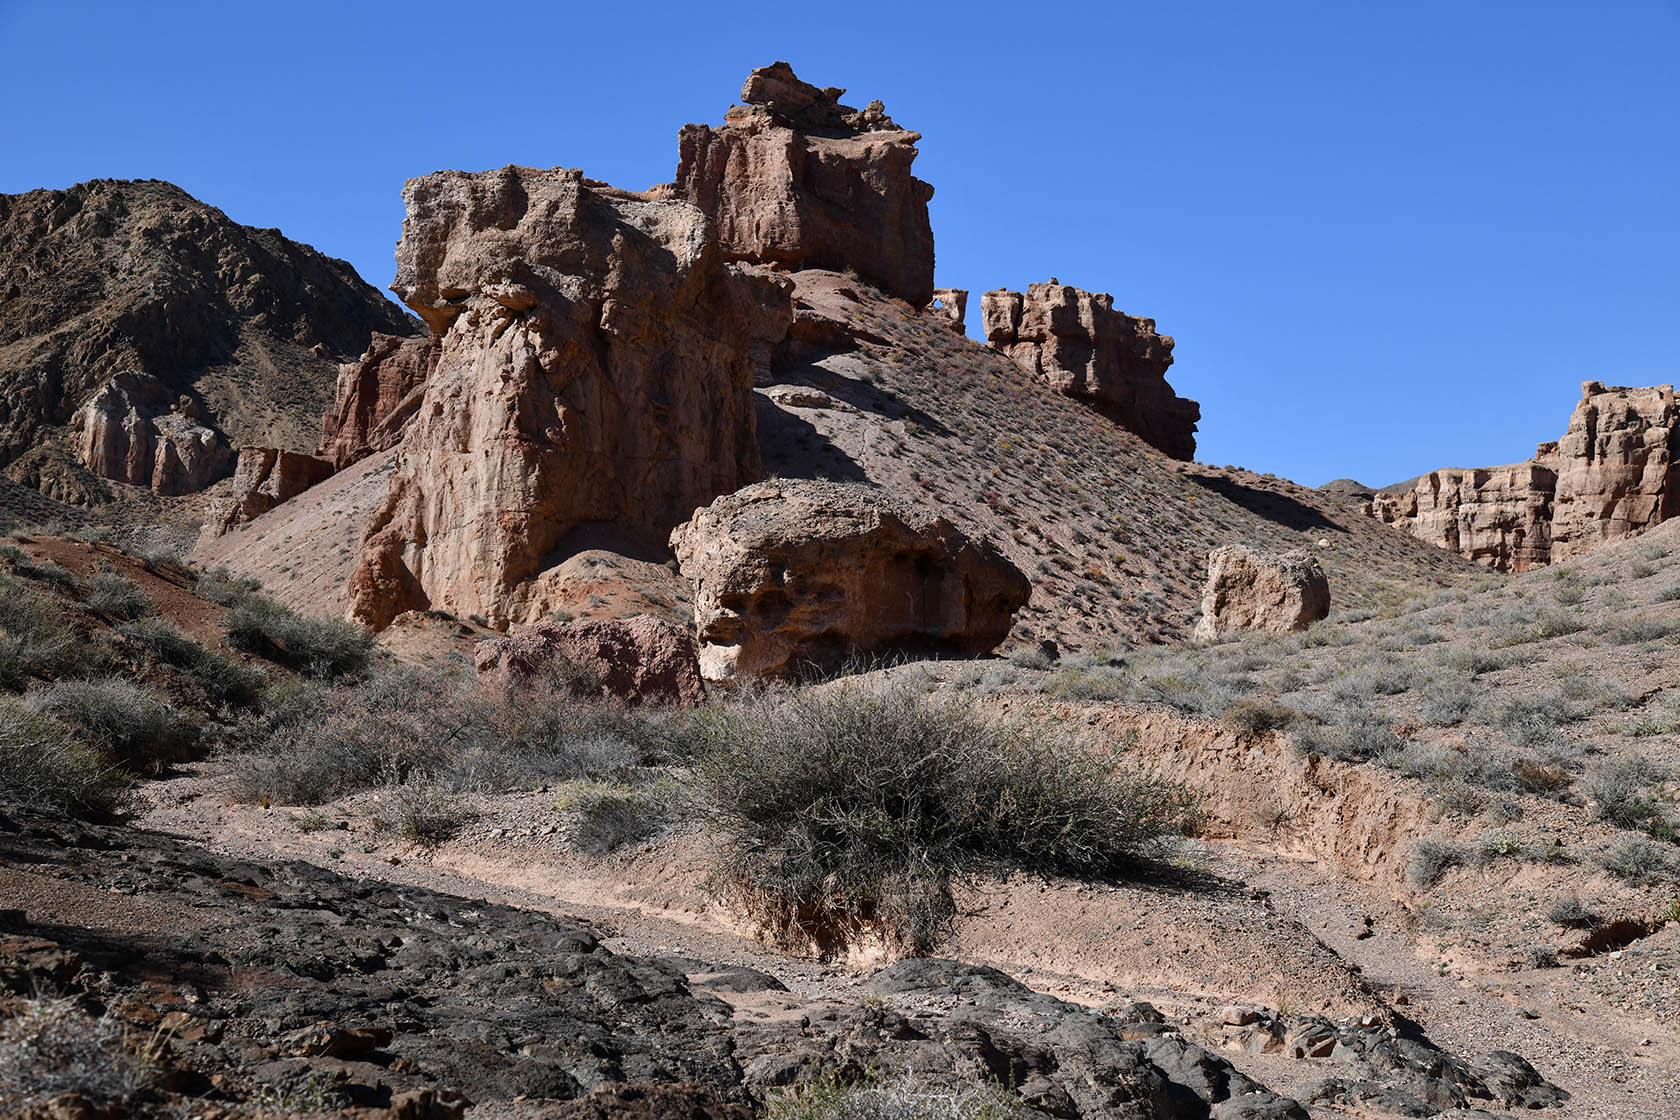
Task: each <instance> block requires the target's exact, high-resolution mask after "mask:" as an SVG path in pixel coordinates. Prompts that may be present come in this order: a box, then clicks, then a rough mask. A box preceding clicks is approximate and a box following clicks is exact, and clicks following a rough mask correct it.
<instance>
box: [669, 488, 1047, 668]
mask: <svg viewBox="0 0 1680 1120" xmlns="http://www.w3.org/2000/svg"><path fill="white" fill-rule="evenodd" d="M671 547H672V548H673V549H674V550H675V552H676V554H677V563H678V565H679V566H680V569H681V571H682V574H683V576H684V577H686V578H687V579H688V580H689V581H690V583H692V584H693V586H694V624H695V629H696V632H697V634H698V636H699V642H700V668H701V672H702V674H704V675H705V676H706V677H707V678H708V679H712V680H729V679H733V678H738V677H758V676H770V677H785V676H792V675H797V674H799V673H801V672H804V671H807V670H809V669H812V668H825V667H832V666H834V665H836V664H839V663H841V662H843V661H845V660H846V659H847V658H850V657H853V656H856V655H858V654H867V653H874V652H881V651H909V652H916V653H946V654H958V655H976V654H983V653H989V652H991V651H992V650H993V649H995V648H996V647H997V645H998V644H999V643H1000V642H1002V641H1003V639H1004V638H1005V637H1006V636H1007V635H1008V633H1009V627H1010V624H1011V621H1012V619H1013V618H1014V615H1015V612H1016V611H1017V610H1019V609H1020V608H1021V607H1022V606H1024V605H1025V604H1026V602H1027V598H1028V595H1029V594H1030V592H1031V585H1030V584H1029V583H1028V581H1027V578H1026V576H1024V575H1022V574H1021V572H1020V570H1019V569H1017V568H1016V567H1015V565H1013V564H1011V563H1010V562H1009V561H1008V560H1007V559H1006V558H1005V557H1004V556H1003V555H1002V554H1001V553H1000V552H998V551H997V550H996V549H995V548H994V547H993V546H992V545H991V544H990V543H989V542H986V541H978V540H972V539H970V538H969V537H967V536H966V535H964V534H963V533H962V531H961V530H959V529H958V528H957V527H956V526H955V525H953V524H951V522H949V521H947V520H946V519H945V518H943V517H940V516H938V515H937V514H935V513H934V512H932V511H931V510H929V509H928V508H926V507H925V506H920V505H915V504H912V503H910V502H904V501H899V500H896V499H893V498H890V497H888V496H887V495H885V494H883V493H881V492H880V491H877V490H873V489H871V488H868V487H864V486H856V485H844V484H840V483H826V482H807V481H795V480H786V479H784V480H781V481H777V482H763V483H759V484H757V485H754V486H749V487H746V488H745V489H742V490H740V491H737V492H736V493H733V494H727V495H725V496H723V497H721V498H719V499H718V500H717V501H715V502H713V503H712V504H711V505H709V506H707V507H706V508H704V509H701V510H698V511H696V512H695V514H694V517H693V519H692V520H690V521H689V522H688V523H687V524H684V525H681V526H679V527H678V528H677V529H676V531H675V532H673V533H672V534H671Z"/></svg>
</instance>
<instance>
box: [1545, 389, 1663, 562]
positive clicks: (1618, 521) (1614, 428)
mask: <svg viewBox="0 0 1680 1120" xmlns="http://www.w3.org/2000/svg"><path fill="white" fill-rule="evenodd" d="M1557 456H1558V480H1557V499H1556V501H1555V502H1554V504H1553V508H1552V557H1553V559H1555V560H1568V559H1570V558H1571V557H1574V556H1579V555H1580V554H1581V553H1583V552H1587V551H1590V550H1591V549H1593V548H1595V547H1597V546H1598V545H1601V544H1604V543H1606V542H1608V541H1613V540H1620V539H1621V538H1622V537H1625V536H1628V535H1629V534H1631V533H1636V532H1638V531H1640V530H1641V529H1648V528H1650V527H1651V526H1652V525H1656V524H1658V523H1660V522H1663V521H1667V520H1668V519H1669V518H1671V517H1673V516H1675V515H1676V514H1677V513H1680V410H1677V409H1676V407H1675V403H1674V386H1672V385H1659V386H1655V387H1652V388H1641V389H1630V388H1622V387H1619V386H1608V387H1606V386H1604V385H1601V384H1599V383H1598V382H1596V381H1588V382H1586V383H1585V384H1583V385H1582V386H1581V403H1580V404H1578V405H1576V406H1575V412H1574V414H1573V415H1571V416H1570V418H1569V429H1568V430H1567V431H1565V432H1564V434H1563V438H1562V439H1560V440H1559V441H1558V449H1557Z"/></svg>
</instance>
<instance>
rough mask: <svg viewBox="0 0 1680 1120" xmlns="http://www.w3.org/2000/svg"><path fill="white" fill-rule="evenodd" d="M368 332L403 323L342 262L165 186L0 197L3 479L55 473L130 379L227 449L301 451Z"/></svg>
mask: <svg viewBox="0 0 1680 1120" xmlns="http://www.w3.org/2000/svg"><path fill="white" fill-rule="evenodd" d="M373 331H382V332H385V333H388V334H412V333H413V332H414V323H413V320H411V319H409V318H408V316H406V315H404V314H403V312H402V310H401V309H400V308H398V307H396V306H395V305H394V304H392V303H391V302H390V301H389V300H387V299H385V298H384V297H382V296H381V295H380V294H379V293H378V292H376V291H374V290H373V288H371V287H369V286H368V285H367V284H365V283H363V282H362V280H361V279H360V278H359V277H357V275H356V274H355V272H354V271H353V270H352V269H351V268H350V266H349V265H348V264H346V263H345V262H343V261H338V260H333V259H332V258H330V257H326V256H323V255H322V254H320V253H318V252H316V251H315V250H314V249H311V248H310V247H309V246H307V245H300V244H298V243H297V242H295V241H290V240H288V239H286V238H285V237H283V236H282V235H281V233H280V231H279V230H274V229H255V228H252V227H250V226H242V225H239V224H237V223H235V222H233V221H230V220H229V219H228V217H227V215H225V214H223V213H222V212H221V211H220V210H217V209H215V208H214V207H211V206H207V205H205V204H204V203H202V202H199V201H198V200H197V199H194V198H192V197H191V196H189V195H188V194H187V193H186V192H184V191H182V190H181V189H180V188H179V187H175V186H172V185H171V184H169V183H164V182H159V181H157V180H141V181H119V180H111V179H99V180H94V181H92V182H88V183H82V184H80V185H78V186H75V187H71V188H70V189H69V190H37V191H30V192H28V193H27V194H18V195H0V400H3V401H4V402H5V408H3V409H0V467H5V468H8V471H7V473H8V474H10V475H11V476H12V477H14V478H18V479H22V478H25V477H28V478H41V477H45V476H51V475H54V474H55V473H56V472H55V471H53V470H51V469H44V468H43V465H42V464H41V462H40V461H39V460H41V458H42V457H43V456H48V457H51V456H58V457H61V458H67V457H68V455H69V451H70V449H69V444H70V443H72V442H74V440H75V434H74V433H62V429H63V426H64V425H65V424H67V422H68V421H69V420H70V417H71V414H72V413H73V412H75V411H76V410H77V409H78V408H79V407H81V406H83V405H85V404H87V403H88V402H89V399H90V398H91V397H92V396H93V395H94V392H95V390H96V389H98V388H99V387H100V386H101V385H102V384H104V383H105V382H107V381H109V380H110V379H111V378H112V377H113V376H114V375H116V374H118V373H120V372H123V371H129V370H136V371H141V372H144V373H148V374H151V375H153V376H154V377H156V378H157V379H158V381H159V382H160V383H161V385H162V388H163V390H164V391H165V392H166V393H167V394H168V399H169V400H170V401H173V400H175V399H176V397H178V396H179V395H180V394H182V393H185V392H188V391H189V390H190V391H191V392H192V394H193V398H194V400H196V401H198V402H199V404H200V406H201V407H202V408H203V409H204V415H203V417H202V418H200V420H199V423H202V424H204V425H206V426H208V427H211V428H214V429H216V430H218V431H221V432H223V433H225V434H226V435H227V436H228V438H229V440H230V441H231V442H232V443H234V444H235V445H238V444H265V445H271V446H282V447H293V448H295V449H297V450H303V449H306V448H308V447H312V446H313V445H314V443H315V439H316V432H317V430H318V428H317V425H318V424H319V422H320V415H321V413H322V412H323V411H324V410H325V408H326V406H327V404H328V402H329V400H330V393H331V392H332V379H333V375H334V372H335V369H336V367H335V361H336V360H343V359H345V358H348V357H350V356H352V355H355V354H359V353H361V352H362V351H363V350H364V349H366V347H367V345H368V338H369V336H370V334H371V333H372V332H373ZM61 433H62V434H64V435H66V436H68V437H70V438H68V439H65V440H60V439H58V438H57V437H58V436H59V435H60V434H61ZM26 459H27V460H28V462H25V461H24V460H26ZM189 473H190V472H189Z"/></svg>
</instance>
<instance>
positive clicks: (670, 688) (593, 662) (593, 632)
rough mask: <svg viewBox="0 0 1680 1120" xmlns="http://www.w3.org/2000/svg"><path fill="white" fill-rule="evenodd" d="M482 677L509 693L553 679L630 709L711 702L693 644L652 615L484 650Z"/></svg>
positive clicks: (535, 632)
mask: <svg viewBox="0 0 1680 1120" xmlns="http://www.w3.org/2000/svg"><path fill="white" fill-rule="evenodd" d="M473 660H474V663H475V664H476V666H477V668H478V672H479V675H480V676H481V677H484V678H486V679H489V680H492V681H494V682H496V683H497V684H499V685H501V686H503V687H508V686H512V685H517V684H519V683H521V682H524V681H528V680H531V679H533V678H535V677H538V676H540V675H542V674H543V673H545V672H549V671H553V672H556V673H558V674H560V675H561V676H564V677H567V678H569V679H570V680H571V681H572V682H573V684H572V687H573V688H574V690H576V691H578V692H580V693H584V694H590V695H595V694H599V695H602V696H610V697H615V698H617V699H619V700H623V701H625V702H626V703H629V704H643V703H665V704H698V703H701V702H702V701H704V700H705V699H706V689H705V686H704V685H702V684H701V683H700V662H699V661H698V660H697V659H696V657H695V652H694V638H693V637H692V636H691V635H690V634H689V632H688V631H687V630H686V629H685V628H684V627H682V626H679V625H677V624H676V623H675V622H671V621H669V620H667V619H659V618H654V617H652V616H650V615H645V614H644V615H635V616H633V617H631V618H618V619H587V620H584V621H581V622H548V621H545V622H537V623H533V624H532V625H530V626H526V627H522V628H520V629H519V630H518V631H517V632H516V633H514V634H512V635H511V636H509V637H506V638H491V639H489V640H487V641H483V642H480V643H478V649H477V650H476V651H475V653H474V657H473Z"/></svg>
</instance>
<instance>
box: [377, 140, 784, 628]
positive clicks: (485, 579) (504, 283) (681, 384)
mask: <svg viewBox="0 0 1680 1120" xmlns="http://www.w3.org/2000/svg"><path fill="white" fill-rule="evenodd" d="M403 199H404V201H405V203H406V204H407V207H408V215H407V217H406V218H405V219H404V221H403V237H402V242H401V244H399V245H398V247H397V278H396V281H395V283H394V284H393V285H392V288H393V289H394V290H395V291H396V292H397V293H398V294H399V295H400V296H401V297H402V298H403V300H404V302H406V303H407V304H408V305H409V306H410V307H411V308H413V309H414V310H415V311H416V312H418V313H419V315H420V317H421V318H422V319H424V320H425V321H426V323H427V325H428V326H429V327H430V328H431V330H432V334H433V335H434V337H435V339H436V346H437V353H436V356H435V358H434V359H433V364H432V370H431V374H430V376H429V377H428V379H427V381H426V384H425V387H424V389H423V391H422V396H421V400H420V404H419V407H418V409H417V410H416V415H415V416H414V418H413V419H412V420H411V421H410V422H409V424H408V427H407V429H406V431H405V432H404V434H403V437H402V442H401V443H400V444H399V446H398V465H397V470H396V472H395V473H394V475H393V476H392V479H391V483H390V491H389V494H388V495H387V497H386V500H385V502H384V503H383V505H382V506H381V508H380V509H379V510H378V511H377V512H376V513H375V515H374V517H373V520H372V523H371V524H370V526H369V529H368V532H367V534H366V535H365V536H364V538H363V543H362V553H361V557H360V560H359V562H358V565H357V569H356V572H355V574H354V576H353V577H352V579H351V582H350V605H351V613H352V615H353V616H354V617H356V618H358V619H360V620H362V621H364V622H366V623H368V624H369V625H372V626H375V627H383V626H384V625H386V624H388V623H389V622H390V620H391V619H392V618H393V617H395V615H397V614H398V613H400V612H401V611H404V610H410V609H415V608H421V607H435V608H439V609H444V610H448V611H450V612H452V613H454V614H457V615H463V616H470V615H475V614H476V615H483V616H484V617H486V618H487V619H489V620H490V622H491V624H492V625H495V626H497V627H502V626H506V625H508V624H509V623H511V622H519V621H532V620H534V619H536V618H540V617H541V616H542V615H543V613H545V606H544V604H543V603H542V602H541V601H540V595H538V594H537V589H538V587H539V584H538V583H537V582H534V581H533V577H535V576H537V575H538V574H539V573H541V572H542V571H544V570H545V569H547V568H550V567H552V566H553V565H554V564H556V563H558V562H559V561H560V560H561V559H564V557H563V556H557V555H555V550H556V549H557V548H559V547H560V545H561V542H562V539H563V538H565V537H566V536H567V534H568V533H570V532H571V531H572V530H574V529H576V528H578V527H580V526H583V525H587V524H589V523H606V524H609V525H611V526H613V527H614V528H615V529H616V530H617V531H619V532H621V533H623V534H625V535H627V536H628V537H630V538H631V539H632V540H635V541H639V542H642V543H644V544H645V546H646V547H648V548H650V549H655V550H662V548H663V545H664V542H665V539H666V537H667V536H668V535H669V533H670V530H671V528H672V527H673V526H675V525H678V524H680V523H682V522H683V521H685V520H686V519H687V518H688V517H689V515H690V514H691V513H692V512H693V511H694V510H695V509H696V508H697V507H699V506H702V505H704V504H705V503H706V502H708V501H710V500H711V499H712V498H714V497H716V496H717V495H719V494H723V493H727V492H729V491H731V490H734V489H736V488H737V487H739V486H741V485H742V484H743V483H746V482H749V481H751V480H752V479H754V478H756V477H757V476H758V471H759V458H758V445H757V441H756V429H755V415H754V407H755V406H754V403H753V393H752V386H753V374H754V371H755V369H758V368H760V367H761V366H767V365H768V363H769V360H770V354H771V350H772V348H773V347H774V345H775V344H776V343H777V342H779V341H780V340H781V339H782V338H783V337H784V336H785V335H786V333H787V329H788V321H789V316H790V311H789V295H788V288H789V285H788V283H787V282H786V281H785V280H778V279H773V278H770V277H766V276H761V275H756V274H749V273H748V272H746V271H744V270H742V269H741V268H739V267H738V266H735V265H732V264H728V263H726V262H725V261H724V259H723V255H722V254H721V253H720V252H719V250H718V245H717V241H716V237H715V235H714V232H713V229H712V226H711V223H710V222H709V221H708V220H707V219H706V216H705V215H704V214H702V213H701V212H700V211H699V210H698V209H696V208H695V207H693V206H691V205H689V204H688V203H685V202H679V201H668V200H654V199H649V198H646V197H644V196H641V195H635V194H631V193H629V192H626V191H620V190H615V189H614V188H612V187H608V186H606V185H605V184H601V183H596V182H593V181H591V180H586V179H584V178H583V175H582V173H581V172H578V171H570V170H565V169H553V170H546V171H544V170H534V169H530V168H520V167H507V168H503V169H501V170H499V171H486V172H481V173H477V174H469V173H465V172H455V171H446V172H438V173H437V174H434V175H428V176H426V177H424V178H420V179H413V180H410V181H409V183H408V185H407V186H406V187H405V188H404V191H403Z"/></svg>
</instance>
